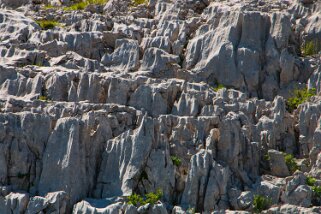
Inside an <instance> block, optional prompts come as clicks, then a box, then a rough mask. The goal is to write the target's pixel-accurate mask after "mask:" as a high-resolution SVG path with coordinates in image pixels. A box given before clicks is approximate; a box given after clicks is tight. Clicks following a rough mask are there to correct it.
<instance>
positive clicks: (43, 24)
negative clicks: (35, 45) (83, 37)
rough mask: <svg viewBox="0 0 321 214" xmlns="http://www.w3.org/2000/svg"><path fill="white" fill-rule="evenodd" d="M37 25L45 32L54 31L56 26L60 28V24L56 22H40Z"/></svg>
mask: <svg viewBox="0 0 321 214" xmlns="http://www.w3.org/2000/svg"><path fill="white" fill-rule="evenodd" d="M36 23H37V24H38V25H39V26H40V27H41V28H42V29H43V30H48V29H52V28H54V27H56V26H60V23H59V22H57V21H54V20H45V19H43V20H38V21H36Z"/></svg>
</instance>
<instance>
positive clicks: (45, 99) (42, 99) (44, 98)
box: [38, 96, 49, 101]
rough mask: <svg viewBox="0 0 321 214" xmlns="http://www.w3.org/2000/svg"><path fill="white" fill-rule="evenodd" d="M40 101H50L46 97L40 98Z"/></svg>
mask: <svg viewBox="0 0 321 214" xmlns="http://www.w3.org/2000/svg"><path fill="white" fill-rule="evenodd" d="M38 99H39V100H41V101H48V100H49V99H48V97H46V96H39V98H38Z"/></svg>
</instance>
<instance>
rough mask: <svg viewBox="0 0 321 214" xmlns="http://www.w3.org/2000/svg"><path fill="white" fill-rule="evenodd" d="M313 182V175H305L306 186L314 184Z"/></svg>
mask: <svg viewBox="0 0 321 214" xmlns="http://www.w3.org/2000/svg"><path fill="white" fill-rule="evenodd" d="M315 182H316V179H315V178H313V177H311V176H307V179H306V184H307V185H308V186H314V184H315Z"/></svg>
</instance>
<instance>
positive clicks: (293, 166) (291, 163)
mask: <svg viewBox="0 0 321 214" xmlns="http://www.w3.org/2000/svg"><path fill="white" fill-rule="evenodd" d="M284 160H285V163H286V165H287V167H288V169H289V171H290V172H291V173H294V172H295V171H296V170H298V169H299V167H298V165H297V163H296V162H295V158H294V157H293V155H292V154H284Z"/></svg>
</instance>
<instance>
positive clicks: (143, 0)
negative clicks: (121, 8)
mask: <svg viewBox="0 0 321 214" xmlns="http://www.w3.org/2000/svg"><path fill="white" fill-rule="evenodd" d="M147 2H148V1H147V0H132V3H133V4H134V5H136V6H137V5H141V4H147Z"/></svg>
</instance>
